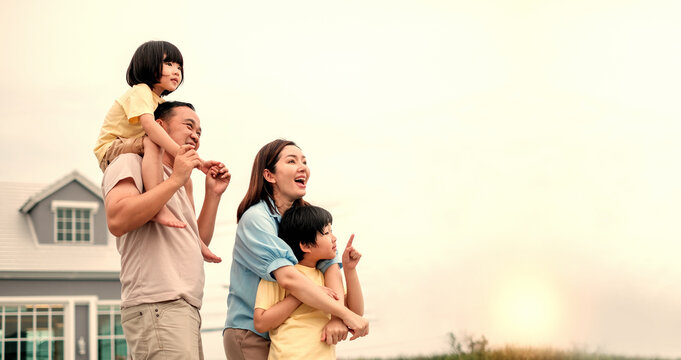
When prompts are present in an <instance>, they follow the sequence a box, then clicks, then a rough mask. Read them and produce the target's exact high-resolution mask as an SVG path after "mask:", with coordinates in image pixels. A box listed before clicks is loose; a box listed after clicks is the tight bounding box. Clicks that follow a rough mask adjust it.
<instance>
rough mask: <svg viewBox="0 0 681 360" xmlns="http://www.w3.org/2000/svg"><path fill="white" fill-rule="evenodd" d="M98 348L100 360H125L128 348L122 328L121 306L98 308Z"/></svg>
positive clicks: (100, 306)
mask: <svg viewBox="0 0 681 360" xmlns="http://www.w3.org/2000/svg"><path fill="white" fill-rule="evenodd" d="M97 347H98V349H99V354H98V357H97V358H98V359H100V360H125V358H126V356H127V353H128V347H127V344H126V343H125V337H124V336H123V328H122V327H121V308H120V306H118V305H98V306H97Z"/></svg>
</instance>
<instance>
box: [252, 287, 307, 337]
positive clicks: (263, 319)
mask: <svg viewBox="0 0 681 360" xmlns="http://www.w3.org/2000/svg"><path fill="white" fill-rule="evenodd" d="M300 304H302V303H301V302H300V300H298V299H296V298H295V296H293V295H287V296H286V297H285V298H284V300H282V301H280V302H278V303H276V304H274V305H272V306H271V307H270V308H269V309H267V310H265V309H263V308H255V311H254V312H253V325H254V326H255V330H256V331H258V332H261V333H263V332H268V331H270V330H272V329H276V328H277V327H279V325H281V324H283V323H284V321H286V319H288V317H289V316H291V314H292V313H293V312H294V311H295V310H296V309H297V308H298V306H300Z"/></svg>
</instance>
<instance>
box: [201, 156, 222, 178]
mask: <svg viewBox="0 0 681 360" xmlns="http://www.w3.org/2000/svg"><path fill="white" fill-rule="evenodd" d="M199 169H200V170H201V171H202V172H203V173H204V174H206V175H210V176H211V177H212V178H214V179H217V178H218V177H221V178H224V176H225V174H226V173H227V172H228V171H227V168H226V167H225V164H223V163H221V162H219V161H215V160H201V166H200V167H199Z"/></svg>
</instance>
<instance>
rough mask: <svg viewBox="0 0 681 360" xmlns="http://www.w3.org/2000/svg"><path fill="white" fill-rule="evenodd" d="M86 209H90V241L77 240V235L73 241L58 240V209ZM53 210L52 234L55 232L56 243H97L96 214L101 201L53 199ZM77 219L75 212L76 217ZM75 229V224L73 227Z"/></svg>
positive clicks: (54, 239)
mask: <svg viewBox="0 0 681 360" xmlns="http://www.w3.org/2000/svg"><path fill="white" fill-rule="evenodd" d="M60 208H61V209H86V210H90V219H89V221H90V241H76V240H75V237H74V239H73V240H72V241H57V235H58V234H57V231H58V229H57V209H60ZM51 210H52V214H53V216H52V218H53V219H54V220H53V225H52V228H53V230H52V234H53V241H54V243H55V244H60V245H62V244H68V245H71V246H72V245H92V244H94V243H95V214H97V210H99V203H98V202H96V201H68V200H52V203H51ZM73 219H75V214H74V218H73ZM72 230H73V231H75V230H76V229H75V226H74V228H73V229H72Z"/></svg>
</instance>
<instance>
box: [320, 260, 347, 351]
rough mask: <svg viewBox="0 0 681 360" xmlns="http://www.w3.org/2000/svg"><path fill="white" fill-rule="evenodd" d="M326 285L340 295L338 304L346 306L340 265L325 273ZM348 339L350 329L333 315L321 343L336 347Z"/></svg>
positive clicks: (333, 266)
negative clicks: (342, 295)
mask: <svg viewBox="0 0 681 360" xmlns="http://www.w3.org/2000/svg"><path fill="white" fill-rule="evenodd" d="M324 285H325V286H327V287H328V288H330V289H332V290H333V291H335V292H336V294H339V297H338V299H337V300H336V302H338V303H339V304H341V305H343V306H345V303H344V301H343V297H341V296H340V294H343V278H342V276H341V272H340V267H339V266H338V264H332V265H330V266H329V267H328V268H327V269H326V271H325V272H324ZM347 337H348V327H347V326H345V324H344V323H343V320H341V319H340V318H339V317H337V316H335V315H333V314H332V316H331V320H329V322H328V323H326V325H325V326H324V329H322V337H321V339H320V340H321V341H324V342H326V343H327V344H329V345H335V344H337V343H338V342H340V341H342V340H345V339H346V338H347Z"/></svg>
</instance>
